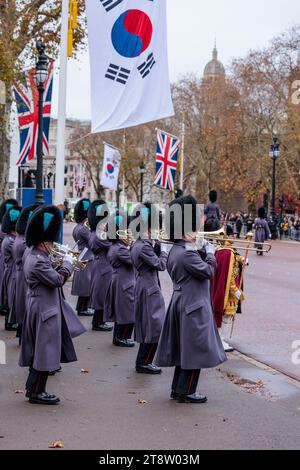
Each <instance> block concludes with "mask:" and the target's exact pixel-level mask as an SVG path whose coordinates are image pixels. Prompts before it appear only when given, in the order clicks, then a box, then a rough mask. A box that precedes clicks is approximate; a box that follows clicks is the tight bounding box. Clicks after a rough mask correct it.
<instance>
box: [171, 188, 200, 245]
mask: <svg viewBox="0 0 300 470" xmlns="http://www.w3.org/2000/svg"><path fill="white" fill-rule="evenodd" d="M176 205H177V206H179V208H180V209H181V213H179V212H178V214H177V213H176V209H175V206H176ZM174 209H175V211H174ZM168 212H169V213H168V214H166V231H167V233H168V235H169V237H170V240H173V241H174V240H175V239H178V236H180V239H181V238H182V237H183V236H184V232H185V229H186V230H188V231H189V232H198V231H199V230H200V222H201V221H200V215H201V214H200V210H199V208H198V202H197V200H196V199H195V198H194V197H193V196H191V195H189V196H183V197H180V198H178V199H174V201H172V202H171V204H170V205H169V211H168ZM187 218H188V219H187ZM168 219H169V220H168Z"/></svg>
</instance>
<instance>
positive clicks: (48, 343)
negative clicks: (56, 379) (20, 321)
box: [19, 206, 85, 405]
mask: <svg viewBox="0 0 300 470" xmlns="http://www.w3.org/2000/svg"><path fill="white" fill-rule="evenodd" d="M61 225H62V218H61V213H60V211H59V209H58V208H57V207H55V206H43V207H41V208H40V209H38V210H36V211H35V212H34V214H33V215H32V217H31V218H30V221H29V223H28V227H27V230H26V244H27V246H28V247H29V248H30V250H29V252H28V253H27V255H26V258H25V262H24V268H23V269H24V276H25V280H26V282H27V285H28V292H27V315H26V318H25V323H24V325H23V331H22V343H21V354H20V361H19V365H20V366H21V367H29V375H28V379H27V382H26V397H28V398H29V402H30V403H33V404H41V405H56V404H57V403H58V402H59V401H60V400H59V398H58V397H56V396H55V395H50V394H48V393H47V392H46V383H47V379H48V376H49V373H50V372H54V371H56V370H58V369H59V367H60V364H61V363H69V362H74V361H76V360H77V357H76V353H75V349H74V345H73V341H72V339H73V338H76V337H77V336H79V335H81V334H83V333H84V332H85V328H84V327H83V325H82V324H81V322H80V321H79V319H78V317H77V316H76V314H75V312H74V311H73V309H72V308H71V306H70V305H69V304H68V303H67V302H66V300H65V297H64V295H63V291H62V287H63V286H64V284H65V283H66V281H67V280H68V278H69V277H70V276H71V275H72V273H73V270H74V260H73V258H72V256H70V255H65V257H64V260H63V264H62V265H61V266H59V267H55V268H54V267H53V266H52V264H51V261H50V258H49V254H50V252H51V249H52V248H53V244H54V242H56V241H58V240H59V236H60V231H61Z"/></svg>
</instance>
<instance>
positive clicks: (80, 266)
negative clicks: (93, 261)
mask: <svg viewBox="0 0 300 470" xmlns="http://www.w3.org/2000/svg"><path fill="white" fill-rule="evenodd" d="M76 246H77V244H76V245H75V247H74V248H73V249H71V248H70V247H69V246H67V245H61V244H59V243H55V244H54V247H53V248H52V250H51V251H50V254H49V258H50V261H51V263H52V264H53V265H54V266H55V267H60V266H62V265H63V262H64V258H65V256H66V255H69V256H71V257H72V258H73V264H74V270H75V271H76V272H80V271H83V270H84V269H85V268H86V267H87V264H88V261H86V260H83V258H84V256H85V255H86V253H87V252H88V249H87V248H85V249H84V250H83V251H82V252H81V253H80V252H79V251H76V250H75V248H76Z"/></svg>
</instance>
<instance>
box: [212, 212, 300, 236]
mask: <svg viewBox="0 0 300 470" xmlns="http://www.w3.org/2000/svg"><path fill="white" fill-rule="evenodd" d="M254 220H255V216H254V215H253V214H251V213H250V214H249V213H243V212H237V213H230V214H228V213H225V212H222V214H221V222H222V225H223V226H226V224H228V223H229V224H230V225H232V226H233V227H234V231H235V234H236V236H237V238H240V237H241V236H244V235H246V234H247V233H248V232H250V231H252V227H253V224H254ZM268 223H269V227H270V231H271V234H272V239H273V240H277V239H280V240H289V239H292V240H296V241H300V218H297V217H294V216H287V215H282V216H275V217H274V216H270V217H268Z"/></svg>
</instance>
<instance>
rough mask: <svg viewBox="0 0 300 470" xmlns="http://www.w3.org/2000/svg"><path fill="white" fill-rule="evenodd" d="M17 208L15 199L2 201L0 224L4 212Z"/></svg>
mask: <svg viewBox="0 0 300 470" xmlns="http://www.w3.org/2000/svg"><path fill="white" fill-rule="evenodd" d="M17 206H18V201H16V199H6V200H5V201H3V202H2V204H1V205H0V223H1V222H2V219H3V217H4V214H5V212H6V211H7V210H8V209H10V208H11V207H17Z"/></svg>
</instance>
